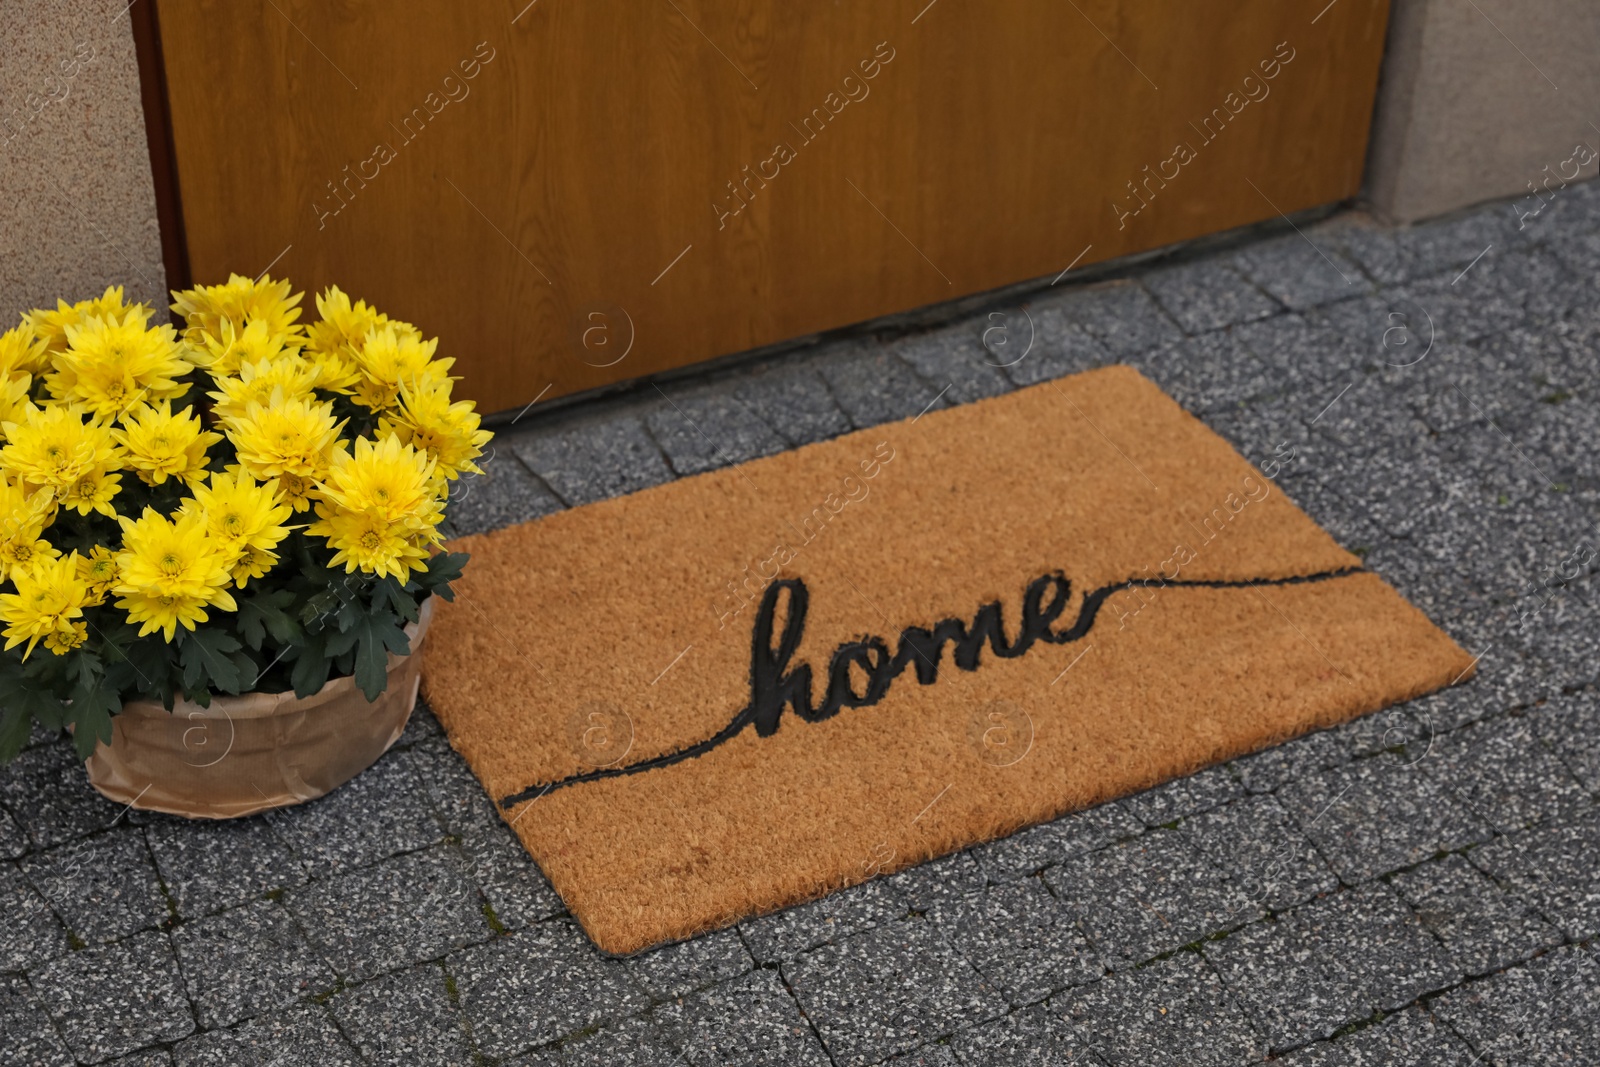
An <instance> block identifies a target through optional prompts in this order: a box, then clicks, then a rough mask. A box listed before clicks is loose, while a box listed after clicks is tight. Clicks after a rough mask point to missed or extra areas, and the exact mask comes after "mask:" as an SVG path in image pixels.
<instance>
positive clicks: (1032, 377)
mask: <svg viewBox="0 0 1600 1067" xmlns="http://www.w3.org/2000/svg"><path fill="white" fill-rule="evenodd" d="M1028 314H1029V316H1030V317H1031V319H1032V322H1033V337H1032V341H1033V343H1032V345H1031V346H1029V347H1027V349H1026V351H1025V354H1022V355H1017V354H1015V353H1013V352H1010V351H1002V352H1001V353H999V354H995V355H994V356H993V359H994V361H995V362H997V363H1002V364H1004V367H1003V368H1002V369H1003V371H1004V373H1005V374H1006V376H1007V377H1009V378H1010V379H1011V380H1012V381H1013V382H1015V383H1016V384H1017V385H1034V384H1036V383H1038V382H1042V381H1047V380H1049V379H1052V378H1061V377H1064V376H1066V375H1068V374H1077V373H1079V372H1081V371H1086V370H1089V369H1091V368H1094V367H1103V366H1105V365H1106V364H1108V363H1112V362H1115V357H1114V356H1112V354H1111V350H1110V349H1108V348H1107V347H1106V346H1105V345H1103V344H1101V343H1100V341H1099V340H1098V339H1097V338H1096V337H1095V336H1094V335H1093V334H1091V333H1090V332H1089V331H1088V330H1086V329H1084V328H1083V327H1082V326H1080V325H1078V323H1076V322H1073V321H1072V320H1071V319H1069V318H1068V311H1067V308H1066V307H1065V306H1063V305H1062V304H1061V303H1059V302H1051V303H1048V304H1039V305H1036V306H1034V307H1030V308H1028ZM1162 321H1165V320H1164V319H1163V320H1162ZM1171 325H1172V324H1171V323H1167V327H1168V328H1169V329H1171ZM1172 333H1173V335H1174V339H1175V338H1176V335H1177V330H1172ZM1008 336H1009V331H1008ZM1012 340H1014V338H1012Z"/></svg>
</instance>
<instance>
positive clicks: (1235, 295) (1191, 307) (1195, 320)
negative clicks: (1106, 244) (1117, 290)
mask: <svg viewBox="0 0 1600 1067" xmlns="http://www.w3.org/2000/svg"><path fill="white" fill-rule="evenodd" d="M1140 280H1141V281H1143V282H1144V285H1145V288H1147V289H1149V290H1150V292H1151V293H1152V294H1154V295H1155V298H1156V300H1158V301H1160V303H1161V306H1162V307H1164V308H1165V309H1166V310H1167V313H1168V314H1170V315H1171V316H1172V317H1173V318H1174V319H1176V320H1177V322H1178V325H1179V326H1182V327H1183V329H1184V332H1185V333H1190V334H1196V333H1204V332H1205V331H1207V330H1218V329H1221V328H1222V327H1224V326H1231V325H1233V324H1234V323H1238V322H1249V321H1251V320H1252V319H1264V318H1266V317H1267V316H1269V315H1275V314H1277V313H1278V312H1279V311H1280V310H1282V308H1281V307H1280V306H1279V304H1278V303H1277V301H1275V300H1273V299H1272V298H1271V297H1270V296H1268V295H1267V294H1266V293H1263V292H1262V291H1261V290H1260V289H1258V288H1256V287H1255V285H1253V284H1252V283H1251V282H1249V281H1248V280H1246V279H1245V277H1244V276H1243V275H1241V274H1240V273H1239V272H1238V271H1236V270H1234V269H1233V268H1231V267H1229V266H1227V265H1226V264H1224V263H1222V262H1220V261H1218V260H1214V259H1201V260H1197V261H1195V262H1193V263H1184V264H1181V265H1179V266H1175V267H1162V268H1160V269H1158V270H1153V271H1150V272H1149V273H1147V274H1145V275H1144V276H1143V277H1142V278H1141V279H1140Z"/></svg>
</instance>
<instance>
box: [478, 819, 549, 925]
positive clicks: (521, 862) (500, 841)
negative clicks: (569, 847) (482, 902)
mask: <svg viewBox="0 0 1600 1067" xmlns="http://www.w3.org/2000/svg"><path fill="white" fill-rule="evenodd" d="M461 854H462V857H463V859H462V864H463V870H464V871H465V872H466V875H467V877H468V878H470V879H471V880H472V882H473V883H474V884H475V885H477V887H478V889H479V891H480V892H482V893H483V895H484V898H485V899H486V900H487V901H488V903H489V907H490V908H491V909H492V910H493V911H494V916H495V919H496V920H497V921H498V922H499V923H500V924H501V925H502V926H505V927H506V928H507V929H510V930H517V929H521V928H522V927H524V926H529V925H532V924H533V923H536V922H542V921H543V920H545V919H548V918H551V917H553V916H556V915H561V914H563V913H565V912H566V910H567V906H566V904H565V903H563V902H562V900H561V897H560V896H558V895H557V894H556V891H555V889H554V887H552V886H551V885H550V882H549V880H548V879H546V878H545V876H544V873H543V872H542V871H540V870H539V865H538V864H537V863H535V862H534V861H533V857H532V856H529V855H528V851H527V849H525V848H523V846H522V842H521V841H519V840H518V839H517V836H516V833H515V832H514V831H513V830H512V829H511V828H510V827H509V826H507V825H506V824H505V823H503V822H501V821H500V820H499V819H498V818H496V819H495V823H494V825H492V826H489V827H487V828H485V830H484V831H483V832H482V833H481V834H473V835H469V836H467V837H466V838H465V839H464V840H463V842H462V852H461Z"/></svg>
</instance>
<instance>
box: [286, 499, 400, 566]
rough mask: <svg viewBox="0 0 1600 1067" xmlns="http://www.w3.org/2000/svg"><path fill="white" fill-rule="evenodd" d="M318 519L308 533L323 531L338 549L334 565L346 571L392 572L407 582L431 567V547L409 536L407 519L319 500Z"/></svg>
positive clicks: (335, 552)
mask: <svg viewBox="0 0 1600 1067" xmlns="http://www.w3.org/2000/svg"><path fill="white" fill-rule="evenodd" d="M317 514H318V515H319V516H321V517H320V518H319V519H318V521H317V522H315V523H313V524H311V526H309V527H307V532H308V533H314V534H320V535H322V536H324V537H326V538H327V539H328V547H329V548H332V549H334V556H333V560H332V562H331V564H330V565H331V566H333V567H338V566H340V565H341V564H342V565H343V566H344V569H345V573H346V574H348V573H350V572H351V571H354V570H358V569H359V570H360V571H362V572H363V573H366V574H373V575H377V576H379V577H383V576H384V575H392V576H393V577H394V578H395V579H396V580H397V581H400V582H404V581H405V580H406V579H407V578H408V577H410V574H411V571H413V570H419V571H421V570H427V568H428V549H427V548H426V547H425V545H424V544H419V543H417V538H415V537H413V536H408V535H407V533H406V524H405V523H394V522H387V521H385V520H384V519H383V518H382V517H381V516H379V515H377V514H374V513H371V512H348V511H341V510H340V509H338V508H335V507H331V506H329V505H328V504H326V503H318V504H317Z"/></svg>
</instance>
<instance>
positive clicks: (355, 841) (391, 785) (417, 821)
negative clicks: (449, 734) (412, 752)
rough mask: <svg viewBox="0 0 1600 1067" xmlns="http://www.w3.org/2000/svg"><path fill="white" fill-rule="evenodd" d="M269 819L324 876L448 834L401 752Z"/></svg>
mask: <svg viewBox="0 0 1600 1067" xmlns="http://www.w3.org/2000/svg"><path fill="white" fill-rule="evenodd" d="M267 822H268V824H269V825H270V826H271V827H272V830H273V832H274V833H275V834H277V836H278V838H279V839H280V840H282V841H283V842H284V844H286V845H287V846H288V847H289V850H290V851H291V852H292V853H293V854H294V856H295V858H296V859H298V860H299V861H300V862H301V863H302V864H304V865H305V867H306V869H307V870H308V871H309V872H310V873H311V874H313V875H316V876H320V877H327V876H328V875H330V874H334V873H337V872H340V871H347V870H351V869H353V868H357V867H361V866H364V865H366V864H369V863H373V862H375V861H377V860H381V859H384V858H386V857H389V856H395V855H398V854H400V853H402V852H411V851H413V850H415V849H419V848H423V847H426V846H427V845H431V844H433V843H434V842H435V841H438V840H440V839H441V838H443V837H444V829H443V828H442V827H441V826H440V825H439V824H438V822H437V821H436V820H435V819H434V817H433V813H432V812H431V811H430V810H429V808H428V802H427V800H426V793H425V792H424V790H423V786H422V781H421V780H420V779H419V778H418V777H417V774H416V771H415V770H414V768H413V764H412V762H411V759H410V756H409V754H408V753H405V752H396V751H390V752H389V753H387V754H386V755H385V756H384V757H383V758H382V759H380V760H379V761H378V762H377V763H376V764H374V765H373V766H372V767H371V768H370V769H368V770H366V771H364V772H363V773H361V774H359V775H357V776H356V777H355V778H353V779H351V780H350V781H349V782H347V783H345V784H344V785H342V786H340V787H339V788H338V789H335V790H334V791H333V792H331V793H329V794H328V795H327V796H323V797H318V798H317V799H316V800H312V801H308V802H307V803H305V804H297V805H295V806H294V807H292V808H279V809H277V810H275V811H272V812H269V813H268V815H267Z"/></svg>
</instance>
